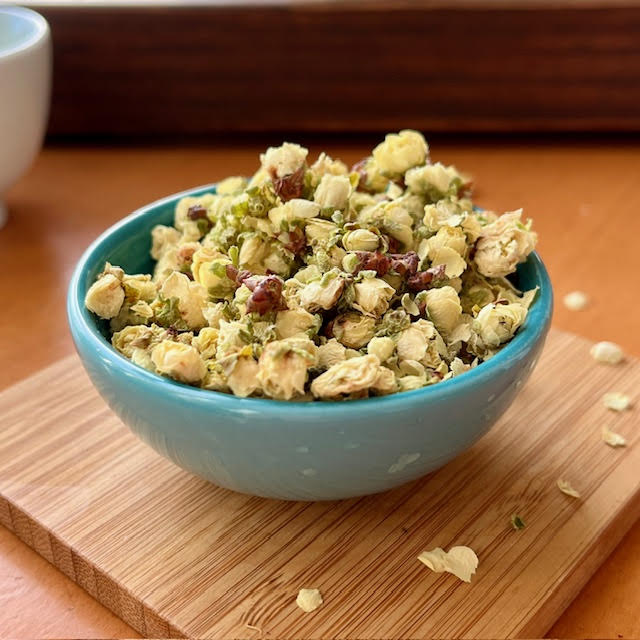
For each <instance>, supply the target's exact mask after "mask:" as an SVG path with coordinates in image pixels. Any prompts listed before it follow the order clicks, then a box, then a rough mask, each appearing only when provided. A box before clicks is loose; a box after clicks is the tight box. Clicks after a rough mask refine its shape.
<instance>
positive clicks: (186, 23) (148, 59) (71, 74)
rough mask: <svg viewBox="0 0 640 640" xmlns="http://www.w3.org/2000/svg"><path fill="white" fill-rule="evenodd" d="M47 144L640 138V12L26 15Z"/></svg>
mask: <svg viewBox="0 0 640 640" xmlns="http://www.w3.org/2000/svg"><path fill="white" fill-rule="evenodd" d="M26 4H27V6H30V7H32V8H35V9H36V10H37V11H39V12H41V13H42V14H43V15H44V16H45V17H46V18H47V20H48V21H49V23H50V25H51V29H52V34H53V42H54V84H53V87H54V89H53V100H52V113H51V120H50V128H49V135H50V136H53V137H69V136H71V137H84V136H108V137H109V138H114V137H118V136H121V137H130V136H137V137H142V138H144V137H146V136H149V137H151V136H153V137H157V136H159V135H160V136H179V137H194V138H202V137H203V136H204V137H206V136H207V135H210V134H219V133H229V132H239V131H241V132H257V131H267V132H275V131H283V130H287V131H291V130H298V131H319V132H325V131H352V132H365V131H374V130H385V131H386V130H394V129H398V128H404V127H414V128H418V129H422V130H425V131H429V132H434V131H435V132H437V131H443V132H452V131H453V132H480V131H503V132H514V131H517V132H531V131H534V132H537V131H540V132H544V131H629V132H631V131H639V130H640V107H639V105H640V4H639V3H637V2H620V1H618V2H594V1H592V0H573V1H568V0H556V1H550V2H540V1H525V2H511V3H508V2H495V1H493V2H492V1H491V0H485V1H482V2H480V1H478V0H476V1H467V2H463V1H460V0H452V1H451V2H445V3H443V2H441V3H437V2H425V1H420V0H415V1H413V2H391V1H379V2H357V1H343V2H338V1H336V2H309V1H303V0H298V1H289V2H266V3H265V2H259V1H256V2H253V3H246V2H234V1H232V0H229V1H227V2H220V1H219V0H218V1H213V2H210V3H202V2H196V3H194V4H190V5H189V4H187V3H184V2H172V1H171V0H169V1H165V2H154V1H153V0H139V1H138V2H134V1H133V0H120V1H119V2H93V1H91V0H89V1H82V0H68V1H66V2H65V1H64V0H62V1H59V2H55V1H54V2H50V1H47V0H41V1H40V2H27V3H26Z"/></svg>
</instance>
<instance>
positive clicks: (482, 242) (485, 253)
mask: <svg viewBox="0 0 640 640" xmlns="http://www.w3.org/2000/svg"><path fill="white" fill-rule="evenodd" d="M521 216H522V209H519V210H518V211H513V212H510V213H505V214H503V215H501V216H500V217H499V218H498V219H497V220H496V221H495V222H493V223H491V224H488V225H486V226H485V227H483V228H482V232H481V234H480V239H479V240H478V242H477V244H476V253H475V257H474V260H475V263H476V265H477V266H478V271H479V272H480V273H481V274H482V275H483V276H487V277H490V278H498V277H501V276H506V275H508V274H510V273H513V272H514V271H515V269H516V266H517V265H518V263H520V262H524V261H525V260H526V259H527V256H528V255H529V254H530V253H531V252H532V251H533V250H534V249H535V246H536V242H537V236H536V234H535V233H534V232H533V231H531V230H530V229H529V228H528V225H527V224H523V223H522V222H521V220H520V218H521Z"/></svg>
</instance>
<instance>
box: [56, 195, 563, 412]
mask: <svg viewBox="0 0 640 640" xmlns="http://www.w3.org/2000/svg"><path fill="white" fill-rule="evenodd" d="M213 191H215V185H207V186H203V187H198V188H196V189H191V190H189V191H185V192H182V193H180V194H175V195H173V196H170V197H168V198H165V199H163V200H158V201H157V202H154V203H152V204H150V205H148V206H146V207H143V208H142V209H140V210H139V211H137V212H135V213H133V214H131V215H130V216H128V217H127V218H124V219H123V220H121V221H120V222H119V223H117V224H116V225H114V226H113V227H111V228H110V229H108V230H107V231H105V232H104V233H103V234H102V235H101V236H100V237H99V238H98V239H97V240H96V241H95V242H94V243H93V244H92V245H91V246H90V247H89V248H88V249H87V251H86V252H85V254H84V255H83V257H82V258H81V259H80V261H79V263H78V265H77V267H76V271H75V273H74V276H73V278H72V281H71V285H70V289H69V300H68V311H69V318H70V322H71V326H72V331H75V332H81V333H83V334H84V335H86V334H90V336H89V337H90V339H91V336H93V339H91V341H92V343H93V347H94V348H95V349H96V350H97V351H99V352H101V354H102V355H104V356H105V357H108V358H109V359H110V360H112V359H114V360H115V361H116V362H115V363H116V364H117V366H119V367H123V368H125V369H127V370H129V369H130V368H133V369H132V373H133V371H134V370H135V372H136V375H140V376H143V377H145V378H146V377H150V380H151V379H154V380H156V381H157V383H158V384H162V385H169V386H171V387H174V388H176V387H179V388H180V389H181V391H183V392H184V393H189V394H196V395H197V396H200V398H202V396H206V397H207V398H214V397H217V399H218V402H222V403H227V402H229V401H231V402H236V403H242V404H246V403H263V404H264V403H267V404H269V405H271V404H273V403H276V404H277V405H280V406H281V405H282V403H279V402H277V401H274V400H268V399H267V400H265V399H257V398H246V399H239V398H236V397H234V396H230V395H228V394H222V393H217V392H213V391H203V390H201V389H197V388H193V387H187V386H185V385H181V384H180V383H177V382H174V381H173V380H170V379H168V378H161V377H159V376H156V375H154V374H152V373H149V372H147V371H144V370H142V369H140V368H139V367H137V366H136V365H134V364H133V363H131V362H130V361H128V360H127V359H126V358H124V357H123V356H121V355H120V354H119V353H118V352H117V351H116V350H115V349H114V348H113V347H112V346H111V344H110V342H109V340H108V323H107V321H103V320H100V319H98V318H97V317H96V316H94V315H93V314H92V313H90V312H89V311H88V310H87V309H86V308H85V306H84V297H85V295H86V292H87V290H88V288H89V287H90V286H91V284H92V283H93V282H94V280H95V278H96V276H97V275H98V274H99V273H100V272H101V271H102V269H103V267H104V263H105V262H107V261H108V262H110V263H112V264H114V265H117V266H119V267H122V268H123V269H124V270H125V271H126V272H127V273H132V274H133V273H150V272H151V271H152V268H153V261H152V259H151V257H150V255H149V251H150V248H151V230H152V229H153V227H154V226H155V225H157V224H165V225H170V224H172V222H173V215H174V209H175V204H176V202H177V201H178V200H179V199H180V198H182V197H184V196H185V195H200V194H203V193H207V192H213ZM513 282H514V284H515V285H516V286H517V287H519V288H520V289H523V290H527V289H532V288H534V287H535V286H538V287H540V291H539V294H538V296H537V298H536V300H535V301H534V303H533V305H532V307H531V309H530V312H529V315H528V316H527V320H526V322H525V324H524V326H523V327H521V328H520V330H519V331H518V333H517V334H516V336H515V337H514V339H513V340H511V342H510V343H509V344H507V345H506V346H505V347H504V348H503V349H502V350H501V351H500V352H499V353H498V354H497V355H496V356H494V357H493V358H491V359H490V360H488V361H486V362H484V363H483V364H482V365H481V366H479V367H477V368H475V369H473V370H471V371H469V372H467V373H465V374H464V375H463V376H459V377H456V378H452V379H450V380H447V381H445V382H441V383H440V384H438V385H433V386H431V387H425V388H422V389H417V390H415V391H407V392H404V393H402V394H392V395H391V396H382V397H378V398H368V399H365V400H361V401H360V400H354V401H351V402H349V403H346V404H347V405H349V406H355V405H357V404H360V403H361V402H366V403H368V405H370V406H371V405H372V404H373V403H392V402H397V401H398V398H399V397H402V398H404V399H409V397H410V396H414V395H415V396H418V395H423V394H425V393H428V394H431V395H433V394H436V393H438V394H441V393H445V394H447V395H448V394H449V393H453V392H454V387H455V388H459V387H466V386H467V385H472V384H473V383H474V379H478V378H479V377H482V378H484V377H486V376H490V375H491V370H492V369H497V368H500V367H501V366H502V365H503V364H506V363H507V362H508V361H509V359H510V358H517V357H520V356H521V354H522V353H524V352H526V351H528V350H530V349H531V348H532V347H533V346H534V345H535V344H536V343H537V342H538V341H539V339H540V338H541V336H543V335H544V334H545V333H546V331H547V328H548V326H549V323H550V318H551V312H552V307H553V297H552V291H551V283H550V281H549V277H548V274H547V272H546V269H545V267H544V265H543V263H542V261H541V260H540V258H539V257H538V255H537V254H536V253H532V254H531V255H530V256H529V258H528V259H527V261H526V262H524V263H522V264H521V265H519V266H518V270H517V273H516V274H514V277H513ZM176 391H177V389H176ZM193 399H194V401H195V400H196V396H194V397H193ZM288 404H291V403H288ZM320 404H322V406H323V411H326V410H327V409H329V405H332V404H336V405H337V406H339V407H342V409H341V411H345V410H346V411H349V409H347V407H346V406H345V403H320ZM309 409H310V407H308V408H307V410H309Z"/></svg>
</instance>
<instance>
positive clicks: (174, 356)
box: [151, 340, 207, 384]
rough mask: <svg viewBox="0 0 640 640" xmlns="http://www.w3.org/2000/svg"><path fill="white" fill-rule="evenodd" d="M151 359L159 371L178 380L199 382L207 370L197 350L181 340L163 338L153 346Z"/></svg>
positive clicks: (191, 382)
mask: <svg viewBox="0 0 640 640" xmlns="http://www.w3.org/2000/svg"><path fill="white" fill-rule="evenodd" d="M151 360H153V364H154V365H155V367H156V369H157V370H158V371H159V372H160V373H163V374H165V375H167V376H169V377H170V378H173V379H174V380H178V381H180V382H187V383H190V384H193V383H197V382H200V381H201V380H202V379H203V378H204V376H205V373H206V372H207V367H206V365H205V363H204V361H203V360H202V358H201V357H200V354H199V353H198V350H197V349H196V348H195V347H192V346H190V345H188V344H183V343H181V342H173V341H171V340H163V341H162V342H161V343H160V344H158V345H156V346H155V347H154V348H153V351H152V352H151Z"/></svg>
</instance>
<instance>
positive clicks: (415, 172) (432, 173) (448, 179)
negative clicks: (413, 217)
mask: <svg viewBox="0 0 640 640" xmlns="http://www.w3.org/2000/svg"><path fill="white" fill-rule="evenodd" d="M456 179H458V180H459V181H460V182H462V177H461V175H460V174H459V173H458V171H457V169H456V168H455V167H453V166H450V167H446V166H445V165H443V164H442V163H441V162H436V163H435V164H428V165H425V166H423V167H415V168H414V169H410V170H409V171H407V173H406V174H405V176H404V180H405V182H406V184H407V187H408V188H409V189H410V190H411V191H412V192H413V193H429V192H432V191H434V190H435V191H436V192H438V193H439V194H440V195H441V196H444V195H445V194H446V193H447V192H448V191H449V189H450V188H451V186H452V184H453V181H454V180H456Z"/></svg>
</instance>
